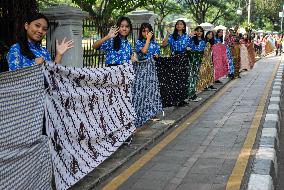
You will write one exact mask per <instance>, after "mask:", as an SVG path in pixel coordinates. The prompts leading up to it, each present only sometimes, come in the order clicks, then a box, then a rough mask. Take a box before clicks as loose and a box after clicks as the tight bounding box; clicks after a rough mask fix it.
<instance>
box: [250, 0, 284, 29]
mask: <svg viewBox="0 0 284 190" xmlns="http://www.w3.org/2000/svg"><path fill="white" fill-rule="evenodd" d="M282 3H283V2H281V1H280V0H254V4H253V14H252V17H253V19H252V20H255V21H257V22H258V23H257V24H260V25H262V26H266V28H274V30H275V29H277V25H275V24H277V23H279V20H280V19H279V15H278V13H279V12H280V11H281V10H282ZM267 22H270V23H267ZM268 26H269V27H268Z"/></svg>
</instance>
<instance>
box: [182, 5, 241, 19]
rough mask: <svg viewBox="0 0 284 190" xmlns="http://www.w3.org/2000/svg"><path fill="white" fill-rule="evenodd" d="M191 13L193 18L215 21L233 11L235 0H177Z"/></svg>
mask: <svg viewBox="0 0 284 190" xmlns="http://www.w3.org/2000/svg"><path fill="white" fill-rule="evenodd" d="M179 1H180V2H181V3H183V5H184V6H185V7H186V8H187V9H188V11H189V12H190V13H191V15H192V17H193V20H194V21H195V22H196V23H198V24H201V23H203V22H210V23H213V24H214V23H216V22H217V20H219V19H220V18H222V17H224V16H226V15H228V14H230V13H231V12H234V11H235V3H236V1H235V0H179Z"/></svg>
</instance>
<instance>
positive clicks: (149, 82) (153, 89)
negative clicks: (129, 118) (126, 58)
mask: <svg viewBox="0 0 284 190" xmlns="http://www.w3.org/2000/svg"><path fill="white" fill-rule="evenodd" d="M133 68H134V72H135V80H134V84H133V106H134V109H135V112H136V120H135V125H136V127H139V126H141V125H143V124H144V123H145V122H146V121H148V120H149V119H151V118H152V117H153V116H155V115H157V113H158V112H160V111H162V101H161V95H160V89H159V82H158V77H157V72H156V66H155V62H154V60H153V59H147V60H145V61H139V62H134V63H133Z"/></svg>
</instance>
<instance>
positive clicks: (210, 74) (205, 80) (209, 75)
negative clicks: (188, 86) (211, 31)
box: [196, 43, 214, 92]
mask: <svg viewBox="0 0 284 190" xmlns="http://www.w3.org/2000/svg"><path fill="white" fill-rule="evenodd" d="M213 83H214V67H213V62H212V49H211V45H210V43H207V44H206V47H205V50H204V54H203V57H202V62H201V66H200V69H199V80H198V83H197V86H196V91H197V92H201V91H203V90H204V89H205V88H207V87H208V86H210V85H212V84H213Z"/></svg>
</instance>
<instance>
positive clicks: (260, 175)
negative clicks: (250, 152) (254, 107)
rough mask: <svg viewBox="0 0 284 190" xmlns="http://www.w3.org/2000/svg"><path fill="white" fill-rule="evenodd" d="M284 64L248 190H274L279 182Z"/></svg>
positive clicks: (264, 127) (276, 80)
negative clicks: (278, 160) (278, 158)
mask: <svg viewBox="0 0 284 190" xmlns="http://www.w3.org/2000/svg"><path fill="white" fill-rule="evenodd" d="M283 68H284V62H281V63H280V66H279V67H278V71H277V74H276V76H275V78H274V84H273V88H272V92H271V96H270V99H269V105H268V109H267V113H266V115H265V120H264V123H263V126H262V127H263V128H262V132H261V137H260V142H259V148H258V150H257V153H256V155H255V157H254V160H253V168H252V172H251V174H250V176H249V183H248V190H274V187H275V186H276V182H277V174H278V171H277V155H278V150H279V138H278V134H279V132H280V118H281V117H282V116H281V111H280V106H281V94H282V93H283V91H282V88H281V86H282V76H283Z"/></svg>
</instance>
